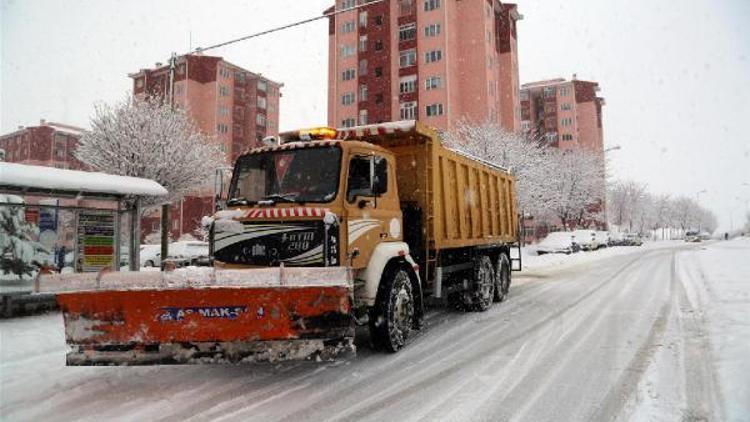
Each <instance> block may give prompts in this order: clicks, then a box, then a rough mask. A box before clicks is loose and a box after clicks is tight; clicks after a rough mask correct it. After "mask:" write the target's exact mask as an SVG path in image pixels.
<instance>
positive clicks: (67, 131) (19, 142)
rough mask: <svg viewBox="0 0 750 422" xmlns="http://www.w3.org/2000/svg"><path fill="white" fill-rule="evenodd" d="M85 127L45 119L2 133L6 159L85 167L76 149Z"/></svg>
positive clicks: (49, 165)
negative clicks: (37, 123) (79, 159)
mask: <svg viewBox="0 0 750 422" xmlns="http://www.w3.org/2000/svg"><path fill="white" fill-rule="evenodd" d="M83 131H84V130H83V129H82V128H79V127H75V126H70V125H65V124H62V123H54V122H47V121H46V120H44V119H42V120H40V121H39V126H28V127H23V126H21V127H19V128H18V130H16V131H14V132H11V133H8V134H5V135H2V136H0V150H2V151H3V153H4V155H5V158H4V161H7V162H9V163H20V164H29V165H34V166H47V167H57V168H60V169H71V170H85V165H84V164H83V163H81V162H80V161H78V159H76V157H75V156H74V152H75V150H76V148H77V147H78V139H79V138H80V137H81V135H82V134H83Z"/></svg>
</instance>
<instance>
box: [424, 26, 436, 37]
mask: <svg viewBox="0 0 750 422" xmlns="http://www.w3.org/2000/svg"><path fill="white" fill-rule="evenodd" d="M438 35H440V24H439V23H434V24H432V25H427V26H425V27H424V36H425V37H437V36H438Z"/></svg>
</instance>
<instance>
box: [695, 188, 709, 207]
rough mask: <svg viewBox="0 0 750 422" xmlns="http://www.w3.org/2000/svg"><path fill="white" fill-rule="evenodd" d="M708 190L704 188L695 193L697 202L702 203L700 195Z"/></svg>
mask: <svg viewBox="0 0 750 422" xmlns="http://www.w3.org/2000/svg"><path fill="white" fill-rule="evenodd" d="M706 192H708V191H707V190H705V189H703V190H702V191H699V192H696V193H695V202H698V203H699V204H700V195H701V194H702V193H706Z"/></svg>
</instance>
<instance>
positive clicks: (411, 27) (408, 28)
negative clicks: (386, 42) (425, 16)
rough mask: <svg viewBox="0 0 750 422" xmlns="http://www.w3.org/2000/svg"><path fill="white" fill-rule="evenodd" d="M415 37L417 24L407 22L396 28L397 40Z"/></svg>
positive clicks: (407, 39)
mask: <svg viewBox="0 0 750 422" xmlns="http://www.w3.org/2000/svg"><path fill="white" fill-rule="evenodd" d="M415 38H417V24H415V23H409V24H406V25H401V26H400V27H399V28H398V40H399V41H402V42H403V41H410V40H413V39H415Z"/></svg>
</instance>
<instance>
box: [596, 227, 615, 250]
mask: <svg viewBox="0 0 750 422" xmlns="http://www.w3.org/2000/svg"><path fill="white" fill-rule="evenodd" d="M611 241H612V238H611V237H610V235H609V232H606V231H602V230H595V231H594V242H595V243H596V247H595V248H594V250H597V249H600V248H606V247H607V246H609V243H610V242H611Z"/></svg>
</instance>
